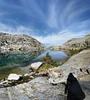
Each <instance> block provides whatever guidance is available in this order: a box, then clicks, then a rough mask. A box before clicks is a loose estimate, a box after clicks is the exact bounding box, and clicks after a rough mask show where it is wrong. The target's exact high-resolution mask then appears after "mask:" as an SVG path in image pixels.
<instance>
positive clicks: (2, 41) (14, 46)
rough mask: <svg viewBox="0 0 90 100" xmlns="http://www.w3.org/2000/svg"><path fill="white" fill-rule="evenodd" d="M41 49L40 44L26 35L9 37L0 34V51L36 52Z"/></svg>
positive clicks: (9, 35)
mask: <svg viewBox="0 0 90 100" xmlns="http://www.w3.org/2000/svg"><path fill="white" fill-rule="evenodd" d="M40 49H42V44H41V43H40V42H39V41H37V40H36V39H34V38H32V37H30V36H27V35H11V34H7V33H0V51H1V53H2V52H7V51H37V50H40Z"/></svg>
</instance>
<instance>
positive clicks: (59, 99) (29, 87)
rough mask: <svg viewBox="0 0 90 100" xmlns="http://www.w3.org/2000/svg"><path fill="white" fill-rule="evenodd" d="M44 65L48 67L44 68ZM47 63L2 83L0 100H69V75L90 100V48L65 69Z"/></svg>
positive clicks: (86, 99)
mask: <svg viewBox="0 0 90 100" xmlns="http://www.w3.org/2000/svg"><path fill="white" fill-rule="evenodd" d="M43 64H44V65H45V66H43ZM46 65H47V63H45V62H34V63H32V64H31V65H30V66H29V73H28V74H24V75H18V74H17V75H16V74H15V73H11V74H10V75H9V76H8V78H7V79H5V80H3V81H2V82H0V86H1V88H0V100H66V95H65V94H64V90H65V85H64V84H65V83H66V80H67V77H68V74H69V73H73V75H74V76H75V77H76V78H77V79H78V81H79V83H80V85H81V87H82V89H83V91H84V92H85V95H86V98H85V100H90V48H89V47H88V48H86V49H84V50H81V51H80V52H77V54H74V55H72V56H71V57H70V58H69V59H68V60H67V61H66V62H65V63H64V64H63V65H61V66H57V67H54V68H53V66H50V64H48V67H49V68H48V69H46V68H47V67H46Z"/></svg>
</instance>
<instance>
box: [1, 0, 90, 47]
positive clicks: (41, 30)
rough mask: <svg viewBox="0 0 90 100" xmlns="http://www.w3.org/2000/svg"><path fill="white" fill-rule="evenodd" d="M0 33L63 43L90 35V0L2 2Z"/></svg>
mask: <svg viewBox="0 0 90 100" xmlns="http://www.w3.org/2000/svg"><path fill="white" fill-rule="evenodd" d="M0 31H1V32H10V33H12V34H28V35H31V36H33V37H35V38H36V39H38V40H39V41H40V42H42V43H46V44H51V45H58V44H62V43H64V42H66V41H67V40H68V39H70V38H74V37H81V36H84V35H86V34H88V33H89V32H90V0H0Z"/></svg>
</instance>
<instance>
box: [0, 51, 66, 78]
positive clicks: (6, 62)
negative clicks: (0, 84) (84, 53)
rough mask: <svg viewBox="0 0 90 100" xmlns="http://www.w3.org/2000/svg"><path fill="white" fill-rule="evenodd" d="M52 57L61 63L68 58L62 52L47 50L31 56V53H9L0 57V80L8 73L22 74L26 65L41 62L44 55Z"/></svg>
mask: <svg viewBox="0 0 90 100" xmlns="http://www.w3.org/2000/svg"><path fill="white" fill-rule="evenodd" d="M47 53H49V55H50V56H51V57H52V59H53V60H55V61H59V62H60V61H63V60H65V59H67V58H68V56H67V54H66V53H64V52H63V51H51V50H47V51H44V52H42V53H40V54H39V55H32V54H31V53H11V54H5V55H0V79H3V78H4V77H7V76H8V75H9V74H10V73H17V74H22V73H24V72H25V70H24V72H22V71H23V70H22V69H27V67H26V66H27V65H28V64H30V63H32V62H35V61H41V59H42V58H43V57H45V56H46V54H47Z"/></svg>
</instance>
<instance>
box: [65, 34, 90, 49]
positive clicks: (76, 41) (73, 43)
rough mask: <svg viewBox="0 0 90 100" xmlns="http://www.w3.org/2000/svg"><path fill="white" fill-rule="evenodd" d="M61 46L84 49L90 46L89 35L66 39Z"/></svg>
mask: <svg viewBox="0 0 90 100" xmlns="http://www.w3.org/2000/svg"><path fill="white" fill-rule="evenodd" d="M63 47H65V48H68V49H85V48H90V35H86V36H85V37H82V38H73V39H71V40H69V41H67V42H66V43H65V44H64V45H63Z"/></svg>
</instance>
